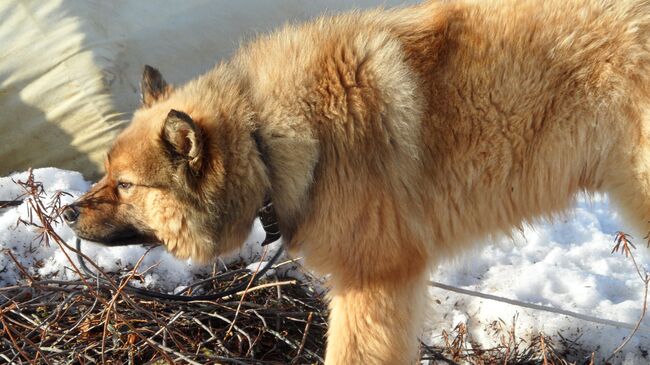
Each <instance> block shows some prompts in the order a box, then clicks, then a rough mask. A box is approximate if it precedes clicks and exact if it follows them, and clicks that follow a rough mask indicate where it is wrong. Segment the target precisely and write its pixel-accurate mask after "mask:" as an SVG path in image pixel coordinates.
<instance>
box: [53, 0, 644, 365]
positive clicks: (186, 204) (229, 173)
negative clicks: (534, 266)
mask: <svg viewBox="0 0 650 365" xmlns="http://www.w3.org/2000/svg"><path fill="white" fill-rule="evenodd" d="M215 36H217V35H215ZM649 138H650V2H648V1H647V0H572V1H566V0H544V1H542V0H536V1H533V0H519V1H515V0H504V1H475V2H474V1H457V2H432V3H427V4H423V5H420V6H416V7H412V8H405V9H397V10H388V11H385V10H375V11H369V12H353V13H349V14H345V15H341V16H336V17H326V18H321V19H317V20H315V21H313V22H310V23H307V24H304V25H300V26H287V27H285V28H284V29H281V30H280V31H278V32H276V33H274V34H271V35H268V36H264V37H261V38H259V39H258V40H256V41H254V42H252V43H250V44H248V45H247V46H245V47H243V48H242V49H241V50H240V51H239V52H238V53H237V54H236V55H235V57H234V58H233V59H232V60H231V61H228V62H224V63H221V64H219V65H218V66H216V67H215V68H214V69H213V70H212V71H210V72H208V73H207V74H205V75H202V76H200V77H198V78H197V79H195V80H192V81H190V82H189V83H187V84H186V85H184V86H182V87H180V88H172V87H171V86H169V85H167V84H166V83H165V82H164V80H163V79H162V77H161V76H160V74H159V73H158V72H157V70H155V69H153V68H146V70H145V75H144V78H143V107H142V108H141V109H140V110H138V111H137V112H136V113H135V115H134V117H133V122H132V124H131V125H130V126H129V127H128V128H127V129H126V130H125V131H124V132H123V133H122V135H120V136H119V138H118V139H117V140H116V142H115V145H114V146H113V148H112V150H111V151H110V153H109V155H108V158H107V161H106V176H105V177H104V178H103V179H102V180H101V181H100V182H99V183H98V184H97V185H95V186H94V187H93V188H92V189H91V191H90V192H89V193H88V194H87V195H85V196H84V197H82V198H81V199H80V201H79V202H77V203H76V204H75V205H73V206H71V207H69V208H68V210H67V214H66V217H67V218H66V219H68V221H69V222H70V225H71V226H72V227H73V228H74V229H75V231H76V232H77V234H78V235H79V236H80V237H82V238H86V239H89V240H92V241H99V242H104V243H108V244H123V243H128V242H132V241H143V240H156V241H160V242H162V243H164V244H165V245H166V247H167V248H168V249H169V250H170V251H171V252H173V253H174V254H176V255H177V256H178V257H182V258H185V257H192V258H194V259H197V260H200V261H209V260H212V259H213V258H214V257H215V256H217V255H219V254H220V253H222V252H225V251H228V250H232V249H234V248H236V247H238V246H239V245H240V243H241V242H242V241H243V240H244V238H245V237H246V235H247V234H248V232H249V230H250V227H251V223H252V221H253V219H254V218H255V215H256V212H257V210H258V208H260V207H261V206H262V204H263V201H264V198H265V196H266V195H268V196H270V197H271V199H272V201H273V202H274V204H275V207H276V210H277V213H278V219H279V223H280V226H281V231H282V234H283V236H284V239H285V243H286V245H287V246H288V247H289V248H290V249H291V250H293V251H296V252H301V254H302V255H304V257H305V260H306V263H307V265H308V266H309V267H310V268H312V269H314V270H316V271H318V272H320V273H327V274H330V275H331V294H330V295H331V302H330V308H331V316H330V326H329V335H328V336H329V337H328V346H327V352H326V363H327V364H407V363H412V362H414V361H415V360H416V358H417V353H418V345H417V344H418V342H417V336H418V333H419V330H420V328H419V324H420V323H421V315H422V314H423V313H424V302H425V298H426V292H427V289H426V279H427V273H428V269H429V268H430V267H431V265H432V264H435V263H437V262H439V260H440V259H441V258H446V257H449V256H450V255H452V254H454V253H457V252H460V251H463V250H466V249H467V248H468V247H470V246H471V244H472V242H474V241H476V240H477V239H479V238H481V237H483V236H485V235H487V234H492V233H499V232H508V231H509V230H510V229H511V228H512V227H516V226H518V225H520V224H521V223H522V222H525V221H528V220H532V219H535V218H538V217H547V216H551V215H552V214H553V213H556V212H558V211H560V210H562V209H565V208H566V207H568V206H569V205H570V204H571V202H572V199H573V197H574V195H575V194H576V193H577V192H579V191H584V190H586V191H599V190H604V191H607V192H609V193H611V196H612V197H613V198H614V199H615V200H616V201H618V202H619V203H621V205H622V207H623V208H625V210H624V211H625V212H626V213H627V214H628V217H629V219H630V220H631V221H633V222H634V223H636V224H637V227H638V228H640V229H647V228H648V227H647V224H646V222H647V221H648V220H649V219H650V140H649Z"/></svg>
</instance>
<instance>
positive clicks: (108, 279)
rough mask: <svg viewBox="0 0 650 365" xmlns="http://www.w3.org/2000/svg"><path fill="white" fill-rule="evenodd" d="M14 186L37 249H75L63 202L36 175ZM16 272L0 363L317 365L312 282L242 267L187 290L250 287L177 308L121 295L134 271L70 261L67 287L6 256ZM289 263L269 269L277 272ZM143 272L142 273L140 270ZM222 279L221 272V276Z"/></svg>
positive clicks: (4, 297)
mask: <svg viewBox="0 0 650 365" xmlns="http://www.w3.org/2000/svg"><path fill="white" fill-rule="evenodd" d="M17 183H18V184H20V185H21V186H22V187H23V189H24V191H25V195H24V196H22V197H21V199H24V202H23V204H27V205H28V208H29V212H30V213H29V215H28V217H27V218H26V219H21V220H20V221H19V223H20V224H25V225H29V226H31V227H34V228H35V229H34V231H35V232H37V235H38V237H37V238H38V239H39V240H40V241H41V242H40V243H41V244H47V245H50V244H57V245H59V246H60V248H61V249H62V250H63V252H67V253H70V252H76V249H75V248H74V247H71V246H70V245H68V244H67V243H66V242H65V241H63V240H62V239H61V237H59V236H58V234H57V233H56V232H55V230H54V228H53V227H54V226H55V225H56V224H58V223H59V213H60V212H61V208H62V207H61V202H60V200H61V196H63V195H64V194H65V193H57V194H55V195H54V196H53V197H51V198H48V197H47V196H46V195H45V192H44V189H43V186H42V184H40V183H38V182H36V181H34V178H33V175H31V174H30V177H29V178H28V179H27V181H25V182H17ZM4 254H6V255H8V256H9V257H10V258H11V259H12V260H13V262H14V263H15V265H16V266H17V268H18V269H19V270H20V272H21V274H22V280H21V281H20V283H18V284H15V285H12V286H8V287H4V288H0V363H9V364H70V363H75V364H77V363H78V364H97V363H102V364H166V363H169V364H176V363H189V364H214V363H219V364H250V363H255V364H287V363H294V364H307V363H321V362H322V361H323V350H324V348H325V344H324V342H325V332H326V330H327V328H326V327H327V324H326V318H327V313H326V309H325V305H324V301H323V298H322V294H320V293H321V291H319V290H317V288H318V286H317V283H316V282H313V281H311V280H303V281H302V282H298V281H296V280H288V279H287V278H281V277H277V276H275V275H267V276H265V277H264V278H261V279H260V280H259V281H258V282H255V283H253V281H252V280H251V279H252V278H253V276H254V275H255V274H256V272H250V271H249V270H246V269H245V263H240V264H237V265H230V266H229V267H228V268H227V269H225V268H224V269H222V270H220V271H219V272H213V273H212V274H211V275H210V276H209V277H205V278H199V279H198V280H199V281H197V282H196V283H194V284H191V285H189V286H188V288H190V290H189V291H190V292H189V293H188V292H187V291H186V293H185V294H192V293H191V292H192V291H194V292H200V293H202V294H210V293H213V292H220V291H224V290H227V289H228V288H231V287H234V286H235V284H237V283H241V282H249V283H251V284H252V285H249V286H248V287H247V288H246V289H244V290H242V291H240V292H238V293H235V294H233V295H230V296H227V297H224V298H221V299H217V300H197V301H186V302H181V301H174V300H164V299H156V298H151V297H149V296H147V295H141V294H138V293H134V292H133V291H130V290H128V288H129V285H131V284H129V283H133V282H134V281H137V280H138V279H140V278H141V275H142V273H141V272H139V270H138V266H139V263H140V262H141V261H142V259H140V261H139V262H138V264H136V265H135V267H133V268H131V269H130V270H127V271H123V272H121V273H104V272H101V269H100V267H99V266H97V265H96V264H95V263H94V262H92V260H91V259H90V258H88V257H85V261H86V264H88V266H91V267H94V268H95V270H98V271H100V272H101V276H102V277H103V280H101V281H100V280H98V279H97V277H91V276H89V275H86V274H85V273H84V272H83V271H82V270H80V268H79V265H78V263H76V262H75V261H74V260H72V259H71V258H70V257H69V261H70V262H69V264H70V265H69V266H70V268H71V269H72V270H73V271H75V272H76V273H77V275H76V276H77V277H78V278H77V279H74V280H52V279H49V278H40V277H36V276H34V275H33V274H30V270H28V268H25V267H23V266H22V265H21V263H20V261H19V260H18V259H17V258H16V257H15V256H14V254H13V253H12V252H11V251H9V250H6V251H5V252H4ZM293 264H294V263H293V261H291V260H289V261H286V262H283V263H279V264H276V265H275V268H276V270H275V272H276V273H277V272H281V271H283V270H282V269H281V268H282V266H283V265H293ZM140 271H141V270H140ZM224 274H226V275H224Z"/></svg>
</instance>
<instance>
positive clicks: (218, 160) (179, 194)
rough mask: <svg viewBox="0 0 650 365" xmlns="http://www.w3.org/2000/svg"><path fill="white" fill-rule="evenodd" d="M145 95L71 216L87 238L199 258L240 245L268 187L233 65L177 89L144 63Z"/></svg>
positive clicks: (68, 213) (71, 208)
mask: <svg viewBox="0 0 650 365" xmlns="http://www.w3.org/2000/svg"><path fill="white" fill-rule="evenodd" d="M142 103H143V105H142V108H140V109H139V110H138V111H137V112H136V113H135V114H134V117H133V121H132V122H131V124H130V125H129V126H128V127H127V128H126V129H125V130H124V131H123V132H122V133H121V134H120V135H119V137H118V138H117V140H116V141H115V143H114V145H113V146H112V148H111V150H110V152H109V153H108V156H107V158H106V162H105V169H106V175H105V176H104V177H103V178H102V179H101V180H100V181H99V182H98V183H97V184H95V185H94V186H93V187H92V188H91V189H90V191H88V192H87V193H86V194H85V195H84V196H82V197H81V198H80V199H79V200H78V201H76V202H75V203H74V204H71V205H70V206H68V207H66V208H65V209H64V211H63V213H62V215H63V217H64V219H65V221H66V222H67V223H68V225H69V226H70V227H72V229H73V230H74V231H75V233H76V234H77V235H78V236H79V237H80V238H83V239H86V240H89V241H94V242H98V243H103V244H107V245H124V244H132V243H161V244H163V245H165V246H166V247H167V249H168V250H169V251H171V252H172V253H174V254H175V255H176V256H178V257H180V258H187V257H191V258H193V259H195V260H198V261H207V260H209V259H211V258H213V257H214V256H216V255H218V254H220V253H222V252H224V251H227V250H231V249H234V248H236V247H237V246H238V245H239V244H241V242H243V240H244V239H245V238H246V235H247V234H248V232H249V231H250V227H251V224H252V222H253V219H254V218H255V214H256V211H257V209H258V208H259V207H260V206H261V205H262V203H263V199H264V195H265V194H266V192H267V190H268V179H267V174H266V171H265V167H264V164H263V163H262V161H261V158H260V155H259V150H258V148H257V145H256V144H255V140H254V138H253V136H252V133H253V132H254V128H255V125H254V117H253V113H252V111H251V108H250V106H249V104H248V102H247V99H246V97H245V91H244V90H243V87H242V82H241V80H239V78H238V77H237V73H236V72H235V71H233V70H232V69H229V68H228V67H227V66H222V67H219V68H217V69H216V70H214V71H212V72H211V73H209V74H207V75H205V76H203V77H201V78H199V79H197V80H194V81H192V82H190V83H188V84H187V85H185V86H184V87H182V88H181V89H178V90H174V89H173V88H172V87H171V86H170V85H168V84H167V83H166V82H165V81H164V79H163V78H162V76H161V74H160V73H159V72H158V70H156V69H154V68H152V67H149V66H147V67H145V71H144V75H143V78H142Z"/></svg>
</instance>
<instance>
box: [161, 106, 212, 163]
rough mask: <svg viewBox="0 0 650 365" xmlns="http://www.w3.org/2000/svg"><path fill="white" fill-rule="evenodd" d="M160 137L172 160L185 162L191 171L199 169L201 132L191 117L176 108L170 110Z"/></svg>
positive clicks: (201, 152) (201, 158) (201, 149)
mask: <svg viewBox="0 0 650 365" xmlns="http://www.w3.org/2000/svg"><path fill="white" fill-rule="evenodd" d="M162 139H163V141H164V142H165V144H166V145H167V147H168V149H169V150H170V152H171V154H172V158H173V159H174V160H177V161H178V160H180V161H181V162H184V163H187V164H188V165H189V168H190V170H191V171H192V172H193V173H197V172H198V171H199V170H200V169H201V163H202V160H203V134H202V133H201V128H199V126H197V125H196V123H194V121H193V120H192V117H190V116H189V115H187V114H185V113H183V112H181V111H178V110H174V109H172V110H170V111H169V114H167V118H166V119H165V124H164V126H163V130H162Z"/></svg>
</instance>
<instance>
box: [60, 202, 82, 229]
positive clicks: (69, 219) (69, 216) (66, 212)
mask: <svg viewBox="0 0 650 365" xmlns="http://www.w3.org/2000/svg"><path fill="white" fill-rule="evenodd" d="M61 215H62V216H63V219H64V220H65V221H66V223H68V224H72V223H74V222H76V221H77V218H79V209H78V208H77V207H75V205H74V204H70V205H68V206H66V207H65V208H63V212H62V213H61Z"/></svg>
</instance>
